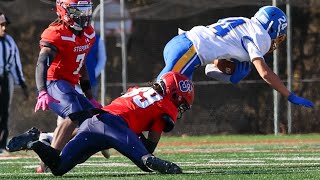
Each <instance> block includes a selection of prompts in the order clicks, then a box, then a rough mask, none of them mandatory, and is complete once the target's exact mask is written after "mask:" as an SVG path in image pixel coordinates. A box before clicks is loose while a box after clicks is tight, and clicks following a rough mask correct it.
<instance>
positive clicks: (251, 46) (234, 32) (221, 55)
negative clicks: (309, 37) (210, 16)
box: [157, 6, 314, 107]
mask: <svg viewBox="0 0 320 180" xmlns="http://www.w3.org/2000/svg"><path fill="white" fill-rule="evenodd" d="M287 26H288V23H287V16H286V15H285V13H284V12H283V11H282V10H281V9H279V8H277V7H275V6H264V7H261V8H260V9H259V10H258V12H257V13H256V14H255V15H254V16H253V17H252V18H251V19H249V18H245V17H229V18H224V19H220V20H219V21H218V22H216V23H214V24H211V25H209V26H195V27H193V28H192V29H191V30H189V31H180V32H179V35H177V36H175V37H174V38H173V39H171V40H170V41H169V42H168V43H167V44H166V46H165V48H164V51H163V56H164V61H165V67H164V68H163V69H162V71H161V72H160V74H159V75H158V77H157V79H159V78H160V77H161V76H162V74H164V73H166V72H168V71H175V72H180V73H182V74H184V75H185V76H187V77H189V79H192V74H193V72H194V71H195V69H196V68H197V67H199V66H206V68H205V74H206V75H207V76H209V77H212V78H214V79H217V80H219V81H223V82H231V83H233V84H237V83H239V82H240V81H241V80H242V79H243V78H245V77H246V76H247V75H248V73H249V72H250V64H253V66H254V67H255V68H256V69H257V71H258V73H259V75H260V76H261V78H262V79H263V80H264V81H265V82H266V83H268V84H269V85H270V86H271V87H272V88H273V89H275V90H277V91H278V92H279V93H280V94H281V95H283V96H285V97H286V98H287V99H288V101H290V102H291V103H293V104H297V105H301V106H305V107H313V106H314V104H313V103H312V102H311V101H309V100H307V99H304V98H302V97H299V96H296V95H295V94H294V93H293V92H290V91H289V90H288V89H287V87H286V86H285V85H284V84H283V83H282V82H281V80H280V78H279V77H278V75H276V74H275V73H274V72H273V71H272V70H271V69H270V67H269V66H268V65H267V64H266V62H265V59H264V55H265V54H267V53H268V52H272V51H274V50H275V49H277V48H278V46H279V44H280V43H281V42H283V41H284V40H285V38H286V31H287ZM218 59H233V61H234V62H235V66H236V68H235V72H234V73H233V74H231V75H228V74H225V73H222V72H221V71H220V70H219V69H218V68H217V66H216V65H215V64H214V62H215V61H217V60H218Z"/></svg>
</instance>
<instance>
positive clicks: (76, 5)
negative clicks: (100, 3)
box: [56, 0, 93, 31]
mask: <svg viewBox="0 0 320 180" xmlns="http://www.w3.org/2000/svg"><path fill="white" fill-rule="evenodd" d="M56 6H57V14H58V16H59V18H60V19H61V20H62V21H64V22H65V23H67V24H68V25H69V26H70V27H71V28H73V29H75V30H77V31H81V30H82V29H83V28H85V27H88V26H89V25H90V21H91V16H92V6H93V4H92V2H91V0H57V1H56Z"/></svg>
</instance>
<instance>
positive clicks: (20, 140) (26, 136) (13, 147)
mask: <svg viewBox="0 0 320 180" xmlns="http://www.w3.org/2000/svg"><path fill="white" fill-rule="evenodd" d="M39 135H40V131H39V130H38V129H37V128H35V127H33V128H31V129H29V130H28V131H27V132H25V133H23V134H21V135H19V136H15V137H13V138H12V139H11V140H10V141H9V143H8V145H7V150H8V151H9V152H15V151H20V150H30V149H31V148H30V147H29V146H28V145H30V144H31V142H34V141H37V140H38V139H39Z"/></svg>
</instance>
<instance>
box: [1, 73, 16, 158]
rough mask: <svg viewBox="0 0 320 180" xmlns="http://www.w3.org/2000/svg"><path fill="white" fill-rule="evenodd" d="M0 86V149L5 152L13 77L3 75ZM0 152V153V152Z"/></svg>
mask: <svg viewBox="0 0 320 180" xmlns="http://www.w3.org/2000/svg"><path fill="white" fill-rule="evenodd" d="M1 81H2V82H1V83H2V87H0V88H1V89H0V91H1V94H2V97H1V100H0V101H1V102H2V103H1V104H2V107H1V110H0V112H1V115H0V118H1V119H0V126H1V129H0V130H1V131H0V151H1V152H5V149H6V145H7V139H8V135H9V130H8V121H9V112H10V105H11V101H12V95H13V90H14V79H13V77H12V76H11V75H10V74H8V75H7V76H6V77H3V79H2V80H1ZM1 152H0V153H1Z"/></svg>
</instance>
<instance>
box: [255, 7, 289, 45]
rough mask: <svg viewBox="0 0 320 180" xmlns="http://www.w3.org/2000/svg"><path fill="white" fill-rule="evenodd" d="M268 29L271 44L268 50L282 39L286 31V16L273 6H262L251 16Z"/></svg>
mask: <svg viewBox="0 0 320 180" xmlns="http://www.w3.org/2000/svg"><path fill="white" fill-rule="evenodd" d="M253 17H254V18H255V19H256V20H257V21H258V22H259V23H260V24H261V25H262V26H263V28H264V29H265V30H266V31H268V33H269V35H270V37H271V39H272V44H271V48H270V51H273V50H275V49H276V48H277V47H278V45H279V44H280V43H281V42H282V41H284V39H285V38H286V33H287V27H288V22H287V16H286V14H285V13H284V12H283V11H282V10H281V9H279V8H277V7H275V6H263V7H261V8H260V9H259V11H258V12H257V13H256V14H255V15H254V16H253Z"/></svg>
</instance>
